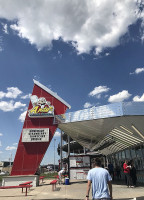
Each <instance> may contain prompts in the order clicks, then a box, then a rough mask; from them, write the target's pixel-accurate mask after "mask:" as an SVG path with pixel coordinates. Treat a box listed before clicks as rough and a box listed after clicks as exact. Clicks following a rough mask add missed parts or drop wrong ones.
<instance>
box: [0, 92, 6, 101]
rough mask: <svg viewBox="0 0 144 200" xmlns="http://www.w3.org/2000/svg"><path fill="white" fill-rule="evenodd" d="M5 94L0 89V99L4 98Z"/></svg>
mask: <svg viewBox="0 0 144 200" xmlns="http://www.w3.org/2000/svg"><path fill="white" fill-rule="evenodd" d="M5 94H6V93H4V92H2V91H0V99H2V98H4V97H5Z"/></svg>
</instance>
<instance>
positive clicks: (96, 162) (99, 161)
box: [92, 158, 101, 167]
mask: <svg viewBox="0 0 144 200" xmlns="http://www.w3.org/2000/svg"><path fill="white" fill-rule="evenodd" d="M92 163H93V164H94V165H95V166H98V167H100V166H101V160H100V158H93V160H92Z"/></svg>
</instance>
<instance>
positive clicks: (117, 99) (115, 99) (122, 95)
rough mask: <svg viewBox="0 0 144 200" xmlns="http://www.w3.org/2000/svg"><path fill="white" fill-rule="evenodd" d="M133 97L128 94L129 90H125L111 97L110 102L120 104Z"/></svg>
mask: <svg viewBox="0 0 144 200" xmlns="http://www.w3.org/2000/svg"><path fill="white" fill-rule="evenodd" d="M130 96H131V94H129V93H128V91H127V90H123V91H122V92H119V93H117V94H115V95H112V96H110V97H109V99H108V102H120V101H124V100H126V99H128V98H129V97H130Z"/></svg>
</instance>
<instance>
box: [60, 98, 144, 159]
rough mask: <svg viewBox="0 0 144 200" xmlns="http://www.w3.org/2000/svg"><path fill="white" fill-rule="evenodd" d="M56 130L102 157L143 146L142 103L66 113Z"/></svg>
mask: <svg viewBox="0 0 144 200" xmlns="http://www.w3.org/2000/svg"><path fill="white" fill-rule="evenodd" d="M58 127H59V128H60V129H61V130H62V131H64V132H65V133H66V134H67V135H70V137H71V138H72V139H73V140H75V141H77V142H78V143H79V144H81V145H82V146H84V147H86V148H88V149H90V150H91V151H99V152H100V153H102V154H104V155H109V154H112V153H116V152H118V151H121V150H124V149H127V148H130V147H134V146H137V145H140V144H144V102H127V103H124V102H121V103H113V104H109V105H105V106H99V107H92V108H90V109H84V110H79V111H76V112H70V113H67V114H66V116H65V120H64V121H63V122H61V123H59V125H58Z"/></svg>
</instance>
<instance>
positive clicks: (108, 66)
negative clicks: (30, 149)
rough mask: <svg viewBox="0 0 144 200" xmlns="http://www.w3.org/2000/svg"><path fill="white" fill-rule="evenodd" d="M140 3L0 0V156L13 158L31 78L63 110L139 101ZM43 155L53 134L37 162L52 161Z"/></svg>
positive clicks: (143, 59) (142, 61)
mask: <svg viewBox="0 0 144 200" xmlns="http://www.w3.org/2000/svg"><path fill="white" fill-rule="evenodd" d="M11 2H13V3H11ZM143 6H144V1H140V0H138V1H135V0H123V1H120V0H117V1H114V0H110V1H105V0H101V1H97V2H95V1H89V0H83V1H77V0H73V1H72V0H71V1H70V0H60V1H56V0H53V1H50V0H47V1H46V0H45V1H40V0H31V1H29V2H28V1H22V0H13V1H12V0H7V1H3V0H0V69H1V78H0V116H1V117H0V160H8V159H9V158H10V156H11V154H12V159H14V155H15V152H16V148H17V143H18V141H19V137H20V134H21V130H22V126H23V120H24V114H25V112H26V110H27V106H28V104H29V100H30V99H29V95H30V94H31V92H32V89H33V85H34V83H33V79H35V80H37V81H39V82H40V83H42V84H44V85H45V86H47V87H48V88H49V89H51V90H52V91H54V92H56V93H57V94H58V95H59V96H60V97H62V98H63V99H64V100H65V101H66V102H67V103H69V104H70V105H71V110H68V112H70V111H76V110H80V109H84V108H88V107H91V106H100V105H105V104H109V103H113V102H118V101H144V88H143V81H144V43H143V42H144V11H143ZM58 131H59V130H57V133H56V135H55V139H56V146H57V144H58V143H59V140H60V138H59V134H58ZM55 150H56V148H55ZM51 155H54V142H53V141H52V142H51V145H50V147H49V149H48V151H47V153H46V155H45V157H44V159H43V161H42V164H47V163H53V156H51ZM58 159H59V157H58V156H57V155H56V162H57V160H58Z"/></svg>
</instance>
